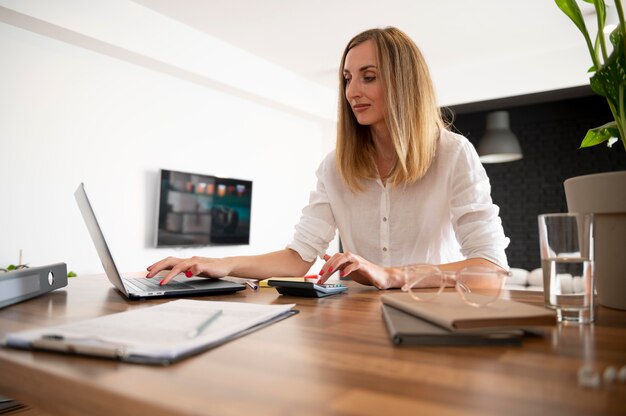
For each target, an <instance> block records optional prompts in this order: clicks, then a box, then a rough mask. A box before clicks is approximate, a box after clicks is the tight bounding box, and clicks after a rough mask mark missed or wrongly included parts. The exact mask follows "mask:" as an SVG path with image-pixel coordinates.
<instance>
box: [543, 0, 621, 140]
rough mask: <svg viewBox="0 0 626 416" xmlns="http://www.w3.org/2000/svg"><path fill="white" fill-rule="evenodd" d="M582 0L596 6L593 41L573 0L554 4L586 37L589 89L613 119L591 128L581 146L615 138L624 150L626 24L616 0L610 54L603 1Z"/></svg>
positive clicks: (564, 0) (557, 0)
mask: <svg viewBox="0 0 626 416" xmlns="http://www.w3.org/2000/svg"><path fill="white" fill-rule="evenodd" d="M584 1H585V2H587V3H592V4H593V5H594V7H595V9H596V16H597V21H598V30H597V32H598V33H597V34H596V38H595V41H594V42H593V43H592V41H591V38H590V36H589V32H588V31H587V26H586V25H585V21H584V19H583V15H582V13H581V11H580V8H579V7H578V4H577V3H576V0H555V2H556V4H557V6H559V8H560V9H561V10H562V11H563V12H564V13H565V14H566V15H567V16H568V17H569V18H570V19H571V20H572V21H573V22H574V24H575V25H576V27H578V29H579V30H580V31H581V32H582V34H583V36H584V37H585V42H586V43H587V48H588V49H589V53H590V54H591V59H592V61H593V66H592V67H591V68H590V70H589V72H594V74H593V76H592V77H591V79H590V85H591V89H593V91H594V92H595V93H597V94H599V95H601V96H603V97H605V98H606V100H607V102H608V104H609V107H610V109H611V113H612V114H613V119H614V120H613V121H611V122H609V123H606V124H604V125H602V126H600V127H596V128H593V129H590V130H589V131H588V132H587V134H586V135H585V138H584V139H583V141H582V143H581V144H580V147H581V148H582V147H589V146H595V145H597V144H600V143H604V142H605V141H607V140H609V139H610V138H611V137H615V138H617V139H620V140H621V142H622V144H623V145H624V149H626V106H625V103H626V97H625V94H626V91H624V89H625V88H626V25H624V12H623V10H622V2H621V0H615V7H616V8H617V13H618V16H619V24H618V26H617V28H615V30H613V32H611V34H610V36H609V39H610V41H611V44H612V45H613V50H612V51H611V53H610V55H609V54H608V53H607V45H606V42H605V40H604V26H605V23H606V4H605V3H604V0H584Z"/></svg>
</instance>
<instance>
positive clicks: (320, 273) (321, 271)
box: [318, 267, 324, 276]
mask: <svg viewBox="0 0 626 416" xmlns="http://www.w3.org/2000/svg"><path fill="white" fill-rule="evenodd" d="M318 274H319V275H320V276H321V275H323V274H324V268H323V267H322V270H320V272H319V273H318Z"/></svg>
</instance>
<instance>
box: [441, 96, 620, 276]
mask: <svg viewBox="0 0 626 416" xmlns="http://www.w3.org/2000/svg"><path fill="white" fill-rule="evenodd" d="M453 110H454V109H453ZM496 110H507V111H509V114H510V120H511V130H512V131H513V132H514V133H515V134H516V135H517V137H518V139H519V141H520V144H521V146H522V151H523V153H524V158H523V159H522V160H520V161H516V162H509V163H499V164H486V165H484V166H485V169H486V170H487V174H488V175H489V179H490V181H491V196H492V198H493V201H494V203H495V204H497V205H498V206H499V207H500V216H501V218H502V223H503V226H504V232H505V234H506V235H507V236H508V237H509V238H510V239H511V244H510V245H509V248H508V249H507V256H508V260H509V265H510V266H511V267H520V268H524V269H529V270H531V269H534V268H538V267H541V263H540V261H539V240H538V238H539V237H538V231H537V215H539V214H541V213H548V212H567V204H566V201H565V192H564V190H563V181H564V180H565V179H567V178H570V177H572V176H578V175H585V174H589V173H598V172H608V171H615V170H624V169H626V151H625V150H624V147H623V146H622V144H621V143H620V142H617V143H615V144H614V145H613V148H611V149H608V148H607V147H606V146H605V145H599V146H595V147H593V148H586V149H580V150H579V149H578V145H579V144H580V141H581V140H582V138H583V137H584V136H585V133H586V132H587V130H588V129H589V128H590V127H597V126H600V125H602V124H604V123H606V122H608V121H611V120H612V117H611V113H610V110H609V109H608V106H607V104H606V101H605V100H604V99H603V98H602V97H598V96H588V97H582V98H574V99H565V100H559V101H556V102H543V103H541V104H534V105H524V106H517V107H509V108H507V107H498V108H492V109H489V111H496ZM489 111H477V112H472V113H466V114H457V115H456V118H455V120H454V127H453V130H456V131H457V132H459V133H461V134H463V135H464V136H466V137H467V138H468V139H469V140H470V141H471V142H472V143H473V144H474V146H478V140H479V138H480V137H481V136H482V135H483V133H484V131H485V117H486V115H487V113H488V112H489ZM616 192H626V189H624V190H616Z"/></svg>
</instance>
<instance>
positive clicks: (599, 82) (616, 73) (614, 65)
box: [590, 30, 626, 114]
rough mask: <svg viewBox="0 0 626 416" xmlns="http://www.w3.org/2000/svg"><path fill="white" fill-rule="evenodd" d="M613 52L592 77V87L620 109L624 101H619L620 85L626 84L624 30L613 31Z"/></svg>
mask: <svg viewBox="0 0 626 416" xmlns="http://www.w3.org/2000/svg"><path fill="white" fill-rule="evenodd" d="M611 43H612V44H613V52H611V55H609V57H608V58H607V60H606V62H605V63H604V65H602V66H601V67H600V68H598V70H597V71H596V73H595V74H594V75H593V76H592V77H591V82H590V84H591V89H592V90H594V91H595V92H596V93H597V94H599V95H601V96H603V97H606V99H607V100H609V102H611V104H612V105H613V106H614V107H615V109H616V110H617V111H618V114H619V110H620V109H621V108H622V106H623V104H624V103H620V102H619V86H620V85H626V55H625V54H624V43H623V42H622V32H621V31H619V30H615V31H613V32H612V33H611Z"/></svg>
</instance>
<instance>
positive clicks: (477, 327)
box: [381, 293, 556, 345]
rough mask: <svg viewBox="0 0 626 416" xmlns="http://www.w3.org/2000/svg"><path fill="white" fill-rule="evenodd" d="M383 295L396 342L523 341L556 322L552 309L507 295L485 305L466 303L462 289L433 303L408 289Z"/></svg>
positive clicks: (515, 342) (518, 343) (473, 343)
mask: <svg viewBox="0 0 626 416" xmlns="http://www.w3.org/2000/svg"><path fill="white" fill-rule="evenodd" d="M381 299H382V302H383V305H382V312H383V317H384V319H385V324H386V325H387V330H388V332H389V336H390V338H391V340H392V342H393V343H394V344H396V345H520V344H521V342H522V337H523V336H524V335H525V334H528V333H531V334H541V332H542V331H541V330H537V327H541V326H546V325H554V324H555V323H556V315H555V312H554V311H552V310H549V309H546V308H543V307H539V306H533V305H529V304H526V303H521V302H515V301H512V300H505V299H498V300H497V301H496V302H494V303H492V304H490V305H488V306H485V307H481V308H476V307H473V306H470V305H467V304H465V303H464V302H463V301H462V300H461V298H460V297H459V295H458V294H456V293H442V294H441V295H439V296H438V297H437V298H436V299H434V300H432V301H430V302H419V301H416V300H414V299H413V298H412V297H411V296H410V295H409V294H408V293H393V294H385V295H382V296H381Z"/></svg>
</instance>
